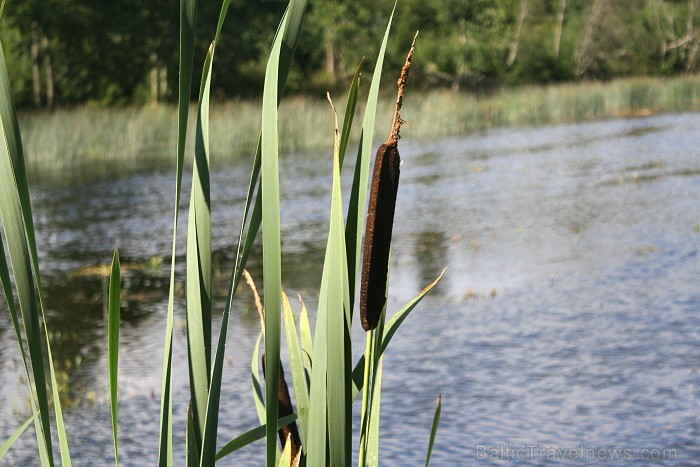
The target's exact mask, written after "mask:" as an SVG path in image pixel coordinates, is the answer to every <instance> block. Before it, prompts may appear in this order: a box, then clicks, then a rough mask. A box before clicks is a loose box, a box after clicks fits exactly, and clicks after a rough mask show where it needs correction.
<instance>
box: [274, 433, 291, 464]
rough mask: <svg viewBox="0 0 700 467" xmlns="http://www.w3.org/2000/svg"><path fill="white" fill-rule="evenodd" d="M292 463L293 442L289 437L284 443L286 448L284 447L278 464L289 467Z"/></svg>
mask: <svg viewBox="0 0 700 467" xmlns="http://www.w3.org/2000/svg"><path fill="white" fill-rule="evenodd" d="M291 463H292V443H291V442H290V439H289V438H287V442H286V443H284V449H282V455H281V456H280V461H279V463H278V464H277V465H278V466H279V467H289V465H290V464H291Z"/></svg>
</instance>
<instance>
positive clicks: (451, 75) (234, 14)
mask: <svg viewBox="0 0 700 467" xmlns="http://www.w3.org/2000/svg"><path fill="white" fill-rule="evenodd" d="M698 3H700V0H401V1H400V2H399V4H398V7H397V11H396V19H397V21H396V23H395V33H394V36H393V40H392V41H391V43H390V44H389V46H388V47H389V49H388V51H387V52H388V53H387V66H385V67H384V69H385V70H386V73H388V74H390V75H392V76H393V75H394V74H395V71H396V69H398V68H399V67H400V66H401V64H402V60H403V58H402V57H403V51H404V50H405V48H406V45H407V44H409V43H410V41H411V38H412V37H413V34H414V33H415V31H416V30H420V31H421V36H420V40H419V43H418V47H417V50H416V66H415V68H414V72H413V73H414V74H415V75H417V77H416V83H420V85H422V86H425V87H435V86H443V87H451V88H462V89H465V88H466V89H482V88H489V87H493V86H500V85H503V84H522V83H543V82H551V81H565V80H578V79H591V78H593V79H609V78H613V77H617V76H629V75H649V74H652V75H667V74H677V73H691V72H695V71H697V68H698V57H699V56H700V5H698ZM392 5H393V0H356V1H350V0H314V1H311V2H309V12H308V15H307V16H306V19H305V22H306V23H307V24H306V27H305V31H306V33H305V34H304V35H303V36H302V38H301V40H300V42H299V46H298V50H297V56H296V62H295V66H294V67H293V69H292V74H291V75H290V78H289V82H288V84H287V87H288V90H289V91H291V92H307V93H308V92H311V93H319V94H321V93H323V92H325V91H326V90H335V89H344V88H345V87H347V84H348V82H349V80H350V78H351V76H352V73H353V71H354V70H355V68H356V66H357V64H358V63H359V61H360V60H361V58H362V56H361V53H367V54H369V56H370V57H371V56H372V55H371V54H372V53H374V52H375V51H374V48H375V47H376V44H377V43H378V42H379V38H378V37H376V35H377V32H376V31H381V30H382V28H381V27H380V24H379V23H381V22H382V21H383V16H382V14H383V12H385V11H387V9H389V8H391V6H392ZM219 6H220V5H219V4H218V2H203V3H202V5H201V8H200V13H199V19H198V22H199V27H198V31H199V33H200V39H199V40H198V43H197V47H198V48H199V49H200V51H203V50H206V48H207V47H208V46H209V44H208V41H209V38H210V37H211V36H212V33H213V31H214V28H215V25H216V20H217V14H218V9H219ZM285 6H286V2H284V1H283V0H259V1H251V0H233V1H232V2H231V14H230V15H229V21H228V22H227V23H226V24H225V26H224V31H223V33H222V37H221V44H220V46H219V47H218V52H217V61H218V63H219V67H218V68H217V70H216V71H215V76H214V80H213V88H212V92H213V95H214V96H215V97H217V98H227V97H236V96H258V95H259V94H260V92H261V91H260V89H261V82H262V77H263V74H264V70H265V63H264V59H263V57H266V56H267V53H268V52H269V48H270V40H269V37H268V36H267V34H266V32H267V31H269V30H270V28H274V27H275V25H276V24H277V23H278V22H279V19H280V17H281V16H282V13H283V11H284V8H285ZM177 21H178V15H177V5H176V4H175V3H173V1H172V0H167V1H166V0H142V1H136V0H120V1H119V2H113V1H107V0H44V1H39V0H22V1H10V2H8V3H7V6H6V8H5V12H4V15H3V18H2V22H1V23H0V36H1V37H2V39H3V43H5V44H7V47H6V49H7V51H8V65H9V66H10V68H11V69H12V74H13V76H15V77H17V79H15V80H14V83H13V85H14V86H15V89H14V91H15V95H16V97H17V99H18V103H19V104H20V105H22V106H31V105H34V106H52V105H71V104H75V103H83V102H97V103H131V102H136V103H147V102H157V101H173V100H174V99H175V94H174V92H173V90H174V89H176V83H177V53H178V39H177V37H178V35H177ZM360 51H362V52H360ZM198 56H204V53H200V54H198ZM199 65H201V64H199ZM195 68H196V69H201V66H197V64H196V66H195ZM365 69H366V70H367V73H371V70H372V69H373V64H372V63H371V62H370V63H367V64H366V67H365ZM195 79H198V78H197V77H195Z"/></svg>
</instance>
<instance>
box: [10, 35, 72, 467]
mask: <svg viewBox="0 0 700 467" xmlns="http://www.w3.org/2000/svg"><path fill="white" fill-rule="evenodd" d="M0 123H1V132H2V134H1V135H0V137H1V138H2V144H0V182H1V183H0V217H1V218H2V225H3V231H4V233H5V239H6V241H7V250H8V254H9V258H10V264H11V265H12V272H13V276H14V283H15V290H16V292H17V299H18V302H19V310H20V312H21V316H22V321H23V326H24V333H25V338H26V341H27V349H28V352H29V360H30V361H31V371H32V376H33V378H31V377H29V375H28V378H27V379H28V381H29V384H30V386H32V385H33V391H34V392H35V393H36V397H37V403H38V410H39V415H40V416H39V417H38V418H36V419H35V420H36V422H35V426H36V434H37V440H38V441H39V450H40V456H41V457H42V458H45V459H46V462H47V463H48V464H49V465H53V463H54V461H53V451H52V443H51V420H50V415H49V401H48V393H47V390H46V388H47V385H46V374H45V367H44V355H43V348H42V342H41V340H42V334H41V328H40V325H39V315H40V314H41V315H42V319H43V318H44V317H43V314H44V311H43V310H44V309H43V298H42V293H41V282H40V280H39V265H38V256H37V254H36V241H35V238H34V226H33V221H32V215H31V203H30V200H29V186H28V183H27V177H26V171H25V168H24V154H23V152H22V143H21V140H20V134H19V125H18V123H17V115H16V112H15V108H14V104H13V101H12V93H11V91H10V79H9V76H8V74H7V67H6V63H5V54H4V51H3V49H2V45H1V44H0ZM32 272H33V273H34V274H32ZM11 297H12V295H9V296H8V297H7V299H8V301H9V300H11ZM45 321H46V320H45V319H44V322H45ZM44 338H45V339H46V348H47V354H48V363H49V370H50V376H51V380H52V383H53V384H52V390H53V395H54V401H55V403H54V413H55V415H56V425H57V431H58V435H59V445H60V448H61V458H62V463H63V464H64V465H70V455H69V453H68V445H67V442H66V439H65V431H64V427H63V417H62V412H61V403H60V399H58V397H57V396H58V389H57V387H56V384H55V374H54V371H53V362H52V358H51V348H50V344H49V341H48V333H47V332H46V330H45V332H44ZM18 342H20V341H18ZM20 345H21V342H20ZM25 366H27V367H28V365H26V363H25Z"/></svg>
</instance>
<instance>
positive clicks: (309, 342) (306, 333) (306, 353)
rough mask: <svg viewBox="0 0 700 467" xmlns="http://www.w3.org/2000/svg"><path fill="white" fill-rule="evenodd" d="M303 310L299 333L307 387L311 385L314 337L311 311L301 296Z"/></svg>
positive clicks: (300, 316) (300, 315) (300, 314)
mask: <svg viewBox="0 0 700 467" xmlns="http://www.w3.org/2000/svg"><path fill="white" fill-rule="evenodd" d="M299 300H300V301H301V311H300V312H299V334H300V338H301V353H302V355H301V358H302V361H303V362H304V371H305V374H306V381H307V384H306V387H309V384H308V381H309V378H310V377H311V369H312V368H313V362H312V361H311V356H312V355H313V353H314V345H313V339H312V337H311V325H310V324H309V313H308V311H307V309H306V304H305V303H304V301H303V300H301V298H300V299H299Z"/></svg>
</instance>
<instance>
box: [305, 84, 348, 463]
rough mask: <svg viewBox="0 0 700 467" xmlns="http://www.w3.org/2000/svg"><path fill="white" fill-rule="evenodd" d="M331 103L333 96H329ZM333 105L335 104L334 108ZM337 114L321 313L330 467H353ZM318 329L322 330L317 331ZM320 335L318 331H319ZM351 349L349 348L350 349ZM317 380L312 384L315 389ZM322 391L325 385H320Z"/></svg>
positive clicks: (346, 281) (343, 229)
mask: <svg viewBox="0 0 700 467" xmlns="http://www.w3.org/2000/svg"><path fill="white" fill-rule="evenodd" d="M328 100H329V102H330V95H329V96H328ZM332 106H333V103H332V102H331V107H332ZM333 114H334V115H335V144H334V148H333V185H332V189H331V215H330V217H331V219H330V228H329V232H328V244H327V247H326V259H325V263H324V268H323V275H324V277H325V278H326V281H325V282H324V283H323V284H324V285H325V287H324V285H322V286H321V291H320V293H319V310H318V312H319V314H321V313H325V314H326V316H327V318H326V319H327V329H326V333H327V350H326V351H327V357H326V358H327V377H326V378H327V381H326V385H327V392H328V396H327V397H328V401H327V403H328V426H329V427H331V428H332V429H331V430H329V433H328V446H329V459H330V460H329V462H330V465H334V466H342V465H349V464H350V460H351V449H350V446H351V420H352V417H351V413H350V411H351V408H350V403H351V401H350V392H349V389H350V386H349V385H347V384H346V380H347V379H348V378H349V377H350V371H349V368H347V369H346V367H349V365H348V364H346V352H347V353H349V352H351V350H352V349H351V348H350V347H349V346H350V339H349V330H348V329H347V325H348V324H349V322H348V321H347V320H346V317H345V313H344V312H343V310H345V309H347V306H348V303H349V298H347V295H348V286H347V283H348V278H347V264H346V250H345V225H344V222H343V199H342V193H341V182H340V132H339V131H338V116H337V114H336V112H335V107H333ZM317 329H318V328H317ZM316 332H317V333H318V330H317V331H316ZM346 347H348V348H346ZM316 382H317V381H314V382H313V383H312V388H318V387H319V386H314V385H313V384H315V383H316ZM320 387H321V388H322V387H323V385H321V386H320Z"/></svg>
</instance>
